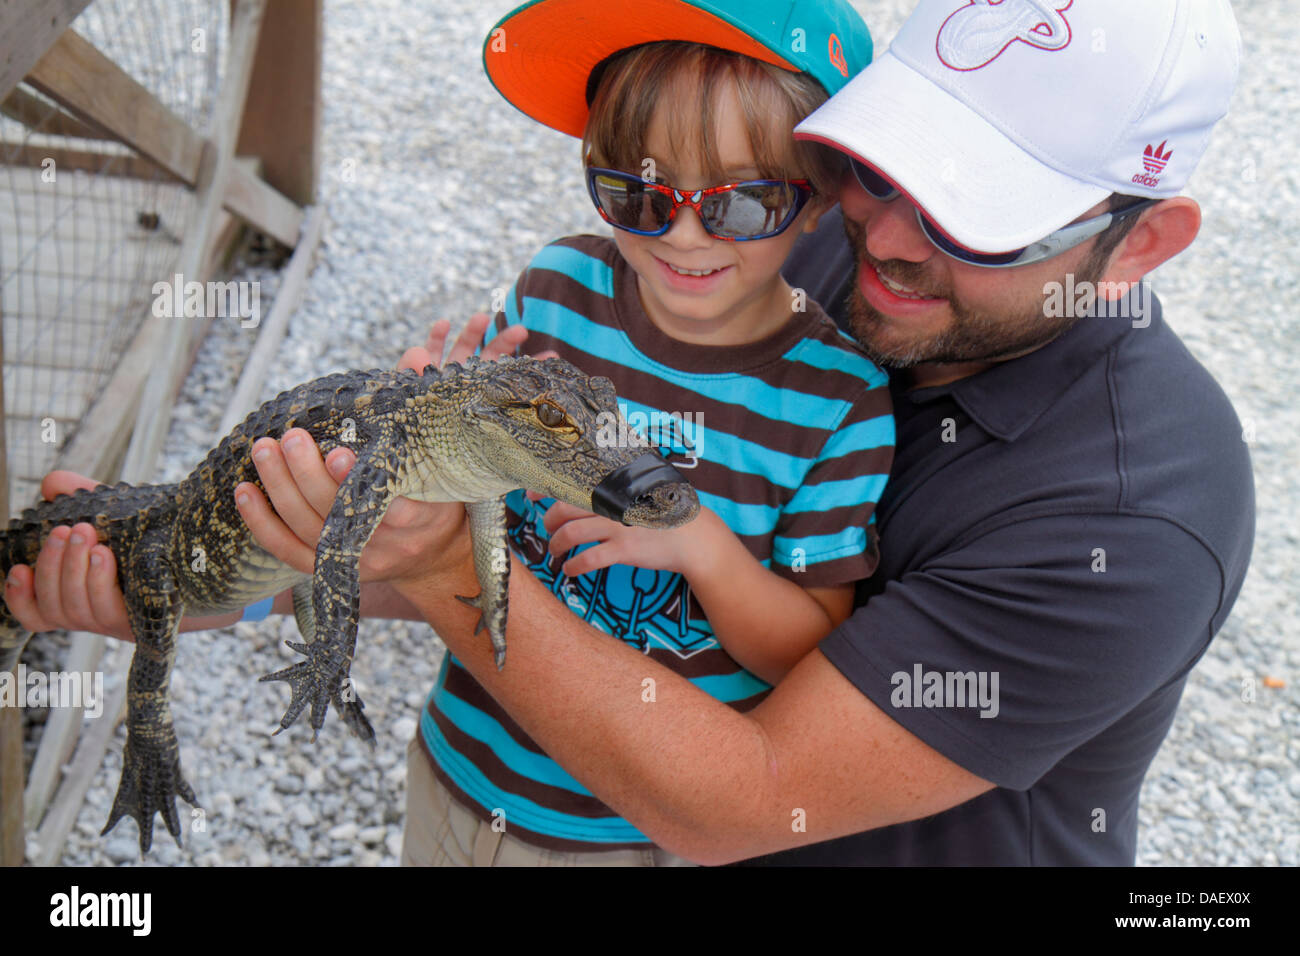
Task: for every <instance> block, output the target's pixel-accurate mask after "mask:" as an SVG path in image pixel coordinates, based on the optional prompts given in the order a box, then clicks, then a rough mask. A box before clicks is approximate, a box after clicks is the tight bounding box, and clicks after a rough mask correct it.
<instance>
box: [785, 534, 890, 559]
mask: <svg viewBox="0 0 1300 956" xmlns="http://www.w3.org/2000/svg"><path fill="white" fill-rule="evenodd" d="M866 547H867V532H866V531H865V530H864V529H862V528H845V529H844V530H843V531H840V532H838V533H836V534H815V535H810V536H808V537H806V538H783V537H781V536H780V535H777V536H776V537H774V538H773V539H772V558H773V559H774V560H777V561H780V562H781V563H782V564H785V565H789V564H792V563H793V557H794V556H793V554H792V552H793V551H794V549H795V548H803V550H804V561H805V562H807V563H808V564H816V563H818V562H819V561H834V560H835V559H836V558H850V557H853V556H854V555H856V554H861V553H862V552H863V551H865V550H866Z"/></svg>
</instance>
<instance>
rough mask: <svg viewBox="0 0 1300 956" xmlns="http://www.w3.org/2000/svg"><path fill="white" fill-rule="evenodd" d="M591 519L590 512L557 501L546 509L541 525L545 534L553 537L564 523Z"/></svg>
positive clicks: (535, 499)
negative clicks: (579, 519) (544, 529)
mask: <svg viewBox="0 0 1300 956" xmlns="http://www.w3.org/2000/svg"><path fill="white" fill-rule="evenodd" d="M530 494H531V492H530ZM533 500H534V501H537V500H538V499H537V498H534V499H533ZM593 517H595V515H593V514H592V513H591V512H590V511H584V510H583V509H581V508H575V507H574V506H573V505H571V504H569V503H568V502H567V501H557V502H555V504H553V505H551V506H550V507H549V508H547V509H546V514H545V515H543V516H542V524H543V525H544V526H545V527H546V533H547V534H552V535H553V534H555V532H556V531H558V530H559V529H560V526H561V525H563V524H564V523H565V522H568V521H573V520H574V519H575V518H593Z"/></svg>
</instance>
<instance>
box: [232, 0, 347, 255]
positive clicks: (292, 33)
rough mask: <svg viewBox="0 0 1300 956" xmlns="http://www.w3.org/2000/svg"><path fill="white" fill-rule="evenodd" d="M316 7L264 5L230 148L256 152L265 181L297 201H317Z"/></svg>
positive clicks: (278, 0) (289, 1)
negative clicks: (244, 97)
mask: <svg viewBox="0 0 1300 956" xmlns="http://www.w3.org/2000/svg"><path fill="white" fill-rule="evenodd" d="M242 2H243V0H238V2H232V7H233V8H234V9H236V10H237V9H238V7H239V3H242ZM321 7H322V0H275V2H274V3H271V4H268V5H267V11H266V21H265V22H264V23H263V24H262V37H261V40H260V41H259V43H258V47H257V59H256V60H255V61H254V63H253V79H252V85H251V87H250V89H249V94H248V103H247V104H246V105H245V107H244V119H243V124H242V126H241V127H240V130H239V145H238V146H237V148H236V150H235V152H236V153H238V154H240V155H241V156H242V155H248V156H260V157H261V158H262V162H263V163H264V165H265V174H264V175H265V178H266V181H267V182H268V183H270V184H271V185H272V186H274V187H275V188H276V189H277V190H279V191H280V192H282V193H283V194H284V195H286V196H288V197H289V198H290V199H291V200H293V201H294V202H295V203H296V204H297V205H299V206H310V205H311V204H312V203H314V202H315V201H316V187H317V183H318V181H319V178H320V127H321V92H320V89H321V87H320V84H321V61H322V57H323V49H324V35H325V26H324V17H323V13H322V10H321ZM289 245H292V243H289Z"/></svg>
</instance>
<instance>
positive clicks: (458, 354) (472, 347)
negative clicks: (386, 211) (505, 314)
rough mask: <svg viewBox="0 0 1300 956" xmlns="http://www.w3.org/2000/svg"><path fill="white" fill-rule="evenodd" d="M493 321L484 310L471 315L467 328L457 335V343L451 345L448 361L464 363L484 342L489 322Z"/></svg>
mask: <svg viewBox="0 0 1300 956" xmlns="http://www.w3.org/2000/svg"><path fill="white" fill-rule="evenodd" d="M491 321H492V319H491V318H490V317H489V316H488V315H487V314H486V313H484V312H476V313H475V314H474V315H471V316H470V317H469V321H468V322H466V323H465V328H463V329H461V331H460V335H458V336H457V337H456V343H455V344H454V345H453V346H452V347H451V354H450V355H448V356H447V361H448V362H460V363H461V364H464V363H465V362H466V361H467V360H468V359H469V357H470V356H471V355H473V354H474V353H475V352H477V351H478V349H479V346H480V345H482V344H483V336H484V335H486V334H487V327H488V323H490V322H491Z"/></svg>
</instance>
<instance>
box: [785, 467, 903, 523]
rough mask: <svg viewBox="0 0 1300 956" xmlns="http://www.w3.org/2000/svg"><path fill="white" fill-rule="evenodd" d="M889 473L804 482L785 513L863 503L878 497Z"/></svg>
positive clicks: (887, 479) (830, 508)
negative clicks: (840, 479) (806, 483)
mask: <svg viewBox="0 0 1300 956" xmlns="http://www.w3.org/2000/svg"><path fill="white" fill-rule="evenodd" d="M888 481H889V476H888V475H859V476H858V477H857V478H847V479H845V480H844V481H823V482H822V483H821V484H818V485H804V486H803V487H802V488H800V489H799V490H798V491H796V492H795V493H794V497H793V498H791V499H790V501H789V503H788V504H787V505H786V506H785V509H784V511H785V513H786V514H796V513H798V512H801V511H832V510H834V509H835V508H844V507H853V506H858V505H862V504H864V503H865V502H872V503H873V504H874V503H875V502H877V501H879V500H880V495H881V493H882V492H883V491H884V490H885V484H886V483H887V482H888Z"/></svg>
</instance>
